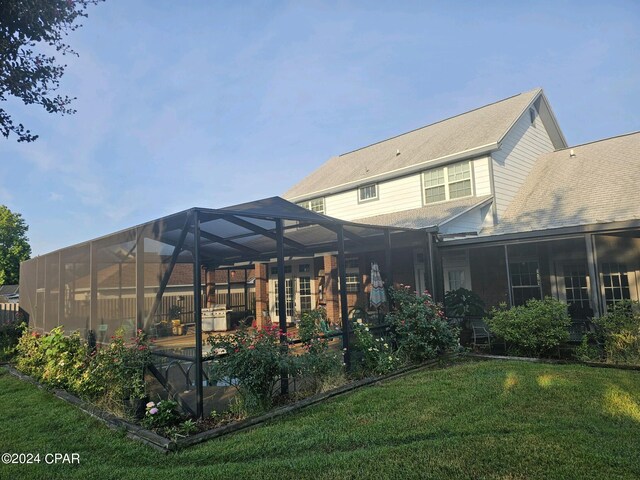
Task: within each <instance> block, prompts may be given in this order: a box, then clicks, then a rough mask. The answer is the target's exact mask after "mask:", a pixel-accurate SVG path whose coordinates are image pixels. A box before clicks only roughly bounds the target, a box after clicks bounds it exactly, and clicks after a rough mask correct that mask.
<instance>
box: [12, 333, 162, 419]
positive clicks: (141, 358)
mask: <svg viewBox="0 0 640 480" xmlns="http://www.w3.org/2000/svg"><path fill="white" fill-rule="evenodd" d="M17 352H18V355H17V362H16V367H17V368H18V370H20V371H21V372H23V373H25V374H27V375H30V376H31V377H33V378H35V379H36V380H38V381H40V382H41V383H43V384H44V385H47V386H49V387H53V388H62V389H65V390H68V391H70V392H72V393H75V394H76V395H78V396H80V397H83V398H86V399H88V400H92V401H94V402H95V403H96V404H99V405H100V406H102V407H103V408H106V409H107V410H110V411H112V412H113V413H116V414H129V413H132V412H131V411H130V410H131V409H132V408H135V401H136V400H140V399H143V398H145V396H146V394H145V382H144V370H145V368H146V366H147V365H148V364H149V362H150V350H149V344H148V342H147V338H146V336H145V334H144V333H143V332H142V330H139V331H138V332H137V334H136V336H135V337H133V338H131V341H130V342H129V343H127V342H125V340H124V337H123V330H119V331H117V332H116V335H114V336H113V337H112V342H111V343H110V344H109V345H107V346H103V347H101V348H99V349H98V350H96V351H94V352H92V353H91V354H89V353H88V351H87V345H86V343H85V342H83V341H82V339H81V338H80V334H79V333H78V332H73V333H72V334H71V335H68V336H65V335H64V331H63V327H62V326H59V327H56V328H54V329H52V330H51V332H49V333H48V334H46V335H39V334H38V333H36V332H33V331H31V330H28V329H25V330H24V332H23V334H22V337H20V340H19V342H18V346H17Z"/></svg>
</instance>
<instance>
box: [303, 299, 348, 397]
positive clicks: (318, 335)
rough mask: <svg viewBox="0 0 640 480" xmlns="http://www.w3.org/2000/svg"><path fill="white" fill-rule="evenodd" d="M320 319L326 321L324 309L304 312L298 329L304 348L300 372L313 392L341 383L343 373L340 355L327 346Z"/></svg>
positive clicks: (327, 342)
mask: <svg viewBox="0 0 640 480" xmlns="http://www.w3.org/2000/svg"><path fill="white" fill-rule="evenodd" d="M322 321H325V322H326V321H327V317H326V312H325V310H323V309H319V310H312V311H310V312H305V313H303V314H302V317H301V318H300V325H299V329H298V334H299V336H300V340H301V341H302V346H303V349H304V350H305V353H304V354H303V355H301V356H300V357H299V361H300V369H301V374H302V375H303V376H304V377H305V378H306V379H307V380H308V381H309V383H310V387H311V390H313V391H315V392H319V391H322V390H324V389H325V388H326V387H328V386H329V387H331V386H335V385H336V384H341V383H342V382H343V375H344V371H343V363H342V356H341V355H340V353H339V352H336V351H332V350H331V349H330V348H329V340H328V339H326V338H325V337H324V336H323V334H322V329H321V328H320V322H322Z"/></svg>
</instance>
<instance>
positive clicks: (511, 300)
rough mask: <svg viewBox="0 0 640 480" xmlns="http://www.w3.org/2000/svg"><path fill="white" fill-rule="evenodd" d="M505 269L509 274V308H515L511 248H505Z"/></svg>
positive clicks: (506, 246)
mask: <svg viewBox="0 0 640 480" xmlns="http://www.w3.org/2000/svg"><path fill="white" fill-rule="evenodd" d="M504 267H505V272H507V290H508V292H507V293H508V297H507V298H508V299H509V308H511V307H513V288H512V286H511V272H510V270H509V246H508V245H505V246H504Z"/></svg>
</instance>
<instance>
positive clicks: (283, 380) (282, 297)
mask: <svg viewBox="0 0 640 480" xmlns="http://www.w3.org/2000/svg"><path fill="white" fill-rule="evenodd" d="M276 258H277V261H278V305H279V306H280V309H279V310H280V311H279V312H278V320H279V323H280V345H281V348H282V350H283V352H285V353H286V351H287V350H288V347H289V346H288V344H287V297H286V287H285V281H286V280H285V278H284V228H283V224H282V219H281V218H277V219H276ZM280 393H282V395H286V394H287V393H289V372H288V371H287V370H286V369H283V370H282V372H281V375H280Z"/></svg>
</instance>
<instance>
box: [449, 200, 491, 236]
mask: <svg viewBox="0 0 640 480" xmlns="http://www.w3.org/2000/svg"><path fill="white" fill-rule="evenodd" d="M490 212H491V204H489V205H484V206H482V207H476V208H474V209H473V210H471V211H469V212H467V213H465V214H464V215H460V216H459V217H458V218H456V219H454V220H452V221H450V222H447V223H445V224H444V225H442V226H441V227H440V229H439V231H440V232H441V233H444V234H452V233H468V232H479V231H480V229H481V228H482V225H483V224H484V221H485V219H486V218H487V217H491V214H490Z"/></svg>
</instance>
